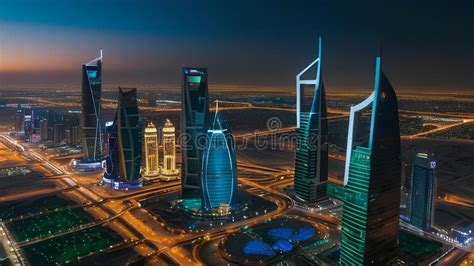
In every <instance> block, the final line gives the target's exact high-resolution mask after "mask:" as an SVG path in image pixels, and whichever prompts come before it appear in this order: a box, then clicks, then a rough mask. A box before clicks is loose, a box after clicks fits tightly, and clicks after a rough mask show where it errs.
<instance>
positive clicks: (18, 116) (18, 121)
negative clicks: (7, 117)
mask: <svg viewBox="0 0 474 266" xmlns="http://www.w3.org/2000/svg"><path fill="white" fill-rule="evenodd" d="M24 122H25V116H24V114H23V110H22V109H21V106H20V105H18V108H17V110H16V113H15V133H17V134H22V133H25V123H24Z"/></svg>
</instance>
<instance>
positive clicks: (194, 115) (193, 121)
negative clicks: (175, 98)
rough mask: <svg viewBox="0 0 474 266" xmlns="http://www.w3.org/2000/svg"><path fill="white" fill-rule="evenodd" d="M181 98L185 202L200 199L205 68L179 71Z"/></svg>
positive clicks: (206, 108) (206, 112) (205, 115)
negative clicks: (181, 73)
mask: <svg viewBox="0 0 474 266" xmlns="http://www.w3.org/2000/svg"><path fill="white" fill-rule="evenodd" d="M181 97H182V98H181V134H183V135H184V136H185V137H184V138H183V143H181V156H182V170H181V186H182V196H183V199H184V200H185V201H186V200H196V199H197V200H200V199H201V167H202V154H203V149H202V146H203V145H199V143H200V141H201V140H202V139H203V138H204V137H205V136H206V132H205V127H206V123H207V121H208V116H209V106H208V90H207V69H205V68H190V67H185V68H183V84H182V92H181ZM204 143H205V139H204Z"/></svg>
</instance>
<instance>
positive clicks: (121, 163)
mask: <svg viewBox="0 0 474 266" xmlns="http://www.w3.org/2000/svg"><path fill="white" fill-rule="evenodd" d="M109 132H110V133H109V134H110V136H109V149H110V151H109V157H108V159H107V167H106V171H105V173H104V178H103V181H104V183H106V184H111V185H112V187H113V188H114V189H129V188H140V187H142V177H141V174H140V167H141V159H142V128H141V125H140V115H139V112H138V105H137V89H130V90H128V91H124V90H123V89H122V88H119V99H118V106H117V111H116V113H115V119H114V122H113V124H112V126H110V129H109Z"/></svg>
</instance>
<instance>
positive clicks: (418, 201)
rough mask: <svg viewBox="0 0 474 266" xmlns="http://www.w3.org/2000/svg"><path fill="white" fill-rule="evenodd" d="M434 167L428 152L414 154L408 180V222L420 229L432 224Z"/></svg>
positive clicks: (434, 186)
mask: <svg viewBox="0 0 474 266" xmlns="http://www.w3.org/2000/svg"><path fill="white" fill-rule="evenodd" d="M435 167H436V162H435V161H434V160H433V159H431V158H430V157H429V156H428V154H425V153H418V154H416V156H415V161H414V162H413V169H412V173H411V180H410V193H409V198H410V201H409V204H408V215H409V217H410V223H411V224H412V225H414V226H416V227H418V228H421V229H429V228H431V226H432V225H433V220H434V207H435V200H436V180H435V177H434V169H435Z"/></svg>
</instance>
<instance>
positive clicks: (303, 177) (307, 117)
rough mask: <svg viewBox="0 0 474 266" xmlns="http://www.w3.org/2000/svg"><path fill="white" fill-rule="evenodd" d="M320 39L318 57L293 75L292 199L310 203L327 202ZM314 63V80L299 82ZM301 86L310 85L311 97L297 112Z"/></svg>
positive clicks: (325, 136)
mask: <svg viewBox="0 0 474 266" xmlns="http://www.w3.org/2000/svg"><path fill="white" fill-rule="evenodd" d="M321 48H322V47H321V38H319V53H318V58H317V59H316V60H314V61H313V62H312V63H311V64H310V65H309V66H307V67H306V68H305V69H304V70H303V71H301V72H300V73H299V74H298V75H297V76H296V90H297V110H298V111H297V116H298V117H297V129H296V134H297V145H296V155H295V179H294V180H295V181H294V182H295V184H294V187H295V193H296V196H297V197H298V198H299V199H301V200H303V201H305V202H307V203H313V202H317V201H321V200H324V199H327V193H326V186H327V180H328V144H327V128H328V122H327V112H326V92H325V90H324V84H323V82H322V78H321ZM315 64H316V78H315V79H314V80H301V76H302V75H303V74H304V73H305V72H307V71H308V70H309V69H310V68H311V67H312V66H313V65H315ZM304 85H314V95H313V99H312V102H311V106H310V109H309V110H308V111H301V110H300V109H301V107H302V105H304V104H303V100H302V99H304V97H302V96H304Z"/></svg>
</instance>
